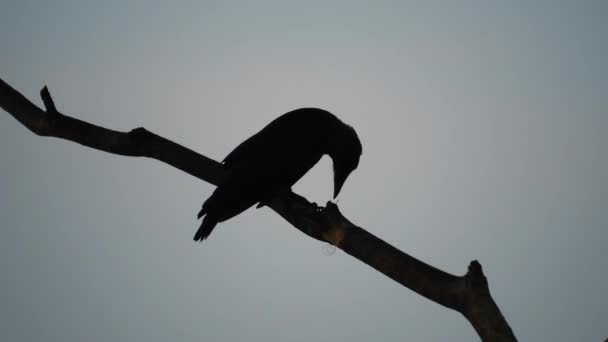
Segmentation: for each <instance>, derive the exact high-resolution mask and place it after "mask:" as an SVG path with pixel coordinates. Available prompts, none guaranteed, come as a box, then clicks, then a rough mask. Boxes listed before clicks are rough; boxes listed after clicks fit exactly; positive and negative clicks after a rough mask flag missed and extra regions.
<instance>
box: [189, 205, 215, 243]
mask: <svg viewBox="0 0 608 342" xmlns="http://www.w3.org/2000/svg"><path fill="white" fill-rule="evenodd" d="M201 212H203V211H202V210H201ZM202 215H204V213H203V214H200V213H199V216H198V217H199V218H200V217H201V216H202ZM216 225H217V219H215V218H214V217H213V216H212V215H209V214H207V215H205V218H203V222H202V223H201V226H200V227H199V228H198V230H197V231H196V234H194V241H200V242H203V240H205V239H206V238H207V237H208V236H209V234H211V232H212V231H213V228H215V226H216Z"/></svg>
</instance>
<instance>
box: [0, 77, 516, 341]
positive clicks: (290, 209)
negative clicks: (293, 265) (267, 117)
mask: <svg viewBox="0 0 608 342" xmlns="http://www.w3.org/2000/svg"><path fill="white" fill-rule="evenodd" d="M41 97H42V100H43V102H44V105H45V107H46V112H45V111H43V110H42V109H40V108H38V107H37V106H36V105H34V104H33V103H31V102H30V101H29V100H28V99H26V98H25V97H24V96H23V95H21V94H20V93H19V92H17V91H16V90H15V89H13V88H12V87H11V86H9V85H8V84H7V83H5V82H4V81H3V80H1V79H0V107H1V108H2V109H4V110H5V111H6V112H8V113H9V114H11V115H12V116H13V117H15V119H17V120H18V121H19V122H21V123H22V124H23V125H24V126H25V127H26V128H28V129H29V130H30V131H32V132H34V133H35V134H37V135H41V136H50V137H57V138H62V139H66V140H70V141H74V142H77V143H79V144H82V145H85V146H88V147H91V148H94V149H98V150H101V151H105V152H109V153H114V154H119V155H124V156H131V157H148V158H153V159H157V160H159V161H161V162H164V163H166V164H169V165H171V166H173V167H176V168H178V169H180V170H182V171H184V172H186V173H188V174H190V175H192V176H194V177H197V178H199V179H202V180H204V181H206V182H209V183H211V184H214V185H218V184H220V183H221V182H222V180H223V179H224V178H225V177H226V173H227V171H226V170H225V169H224V168H223V167H222V165H221V164H220V163H218V162H216V161H214V160H212V159H210V158H207V157H205V156H203V155H201V154H198V153H196V152H194V151H192V150H190V149H188V148H186V147H183V146H181V145H179V144H176V143H174V142H172V141H170V140H168V139H165V138H163V137H161V136H159V135H156V134H154V133H152V132H149V131H147V130H146V129H144V128H136V129H134V130H132V131H130V132H118V131H113V130H109V129H106V128H103V127H100V126H96V125H92V124H90V123H87V122H84V121H81V120H78V119H74V118H72V117H69V116H66V115H63V114H61V113H60V112H58V111H57V109H56V107H55V104H54V101H53V99H52V97H51V94H50V93H49V91H48V89H47V87H44V88H43V89H42V91H41ZM268 206H269V207H270V208H271V209H273V210H274V211H275V212H277V213H278V214H279V215H281V216H282V217H283V218H285V220H287V221H288V222H289V223H291V224H292V225H293V226H294V227H296V228H297V229H299V230H300V231H302V232H303V233H305V234H307V235H309V236H310V237H313V238H315V239H317V240H320V241H325V242H328V243H331V244H333V245H335V246H337V247H339V248H341V249H342V250H344V251H345V252H346V253H348V254H350V255H352V256H353V257H355V258H357V259H359V260H361V261H363V262H364V263H366V264H368V265H369V266H371V267H373V268H374V269H376V270H378V271H379V272H382V273H383V274H385V275H386V276H388V277H389V278H391V279H393V280H395V281H396V282H398V283H400V284H402V285H403V286H405V287H407V288H409V289H411V290H412V291H415V292H416V293H418V294H420V295H422V296H424V297H426V298H428V299H430V300H432V301H434V302H436V303H438V304H441V305H443V306H445V307H448V308H450V309H453V310H456V311H458V312H460V313H461V314H462V315H464V316H465V317H466V318H467V319H468V320H469V322H470V323H471V324H472V325H473V327H474V328H475V330H476V331H477V333H478V334H479V336H480V337H481V339H482V340H483V341H516V339H515V336H514V334H513V331H512V330H511V328H510V327H509V325H508V323H507V321H506V320H505V319H504V317H503V316H502V314H501V312H500V310H499V308H498V306H497V305H496V303H495V302H494V300H493V299H492V297H491V296H490V291H489V288H488V282H487V280H486V277H485V276H484V274H483V272H482V268H481V265H480V264H479V263H478V262H477V261H473V262H471V264H470V265H469V268H468V272H467V273H466V274H465V275H464V276H460V277H459V276H454V275H451V274H448V273H446V272H443V271H441V270H439V269H437V268H435V267H433V266H430V265H428V264H426V263H424V262H422V261H419V260H417V259H416V258H414V257H412V256H410V255H408V254H406V253H403V252H402V251H400V250H398V249H397V248H395V247H393V246H391V245H389V244H388V243H386V242H385V241H383V240H381V239H380V238H378V237H376V236H375V235H373V234H371V233H369V232H367V231H366V230H364V229H363V228H360V227H357V226H355V225H354V224H352V223H351V222H350V221H349V220H347V219H346V218H345V217H344V216H343V215H342V213H340V211H339V209H338V207H337V206H336V205H335V204H333V203H331V202H329V203H327V206H326V207H318V206H316V205H315V204H311V203H310V202H308V201H307V200H306V199H305V198H303V197H302V196H299V195H297V194H295V193H288V194H285V195H283V196H280V197H278V198H276V199H274V200H273V201H272V202H271V203H269V204H268Z"/></svg>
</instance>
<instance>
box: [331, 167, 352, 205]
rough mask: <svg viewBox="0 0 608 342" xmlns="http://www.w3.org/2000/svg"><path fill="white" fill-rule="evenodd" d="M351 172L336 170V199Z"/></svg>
mask: <svg viewBox="0 0 608 342" xmlns="http://www.w3.org/2000/svg"><path fill="white" fill-rule="evenodd" d="M349 174H350V172H348V171H347V172H344V171H342V170H334V199H335V198H336V197H338V194H339V193H340V190H342V186H343V185H344V182H346V178H348V175H349Z"/></svg>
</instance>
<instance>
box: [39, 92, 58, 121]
mask: <svg viewBox="0 0 608 342" xmlns="http://www.w3.org/2000/svg"><path fill="white" fill-rule="evenodd" d="M40 97H41V98H42V102H43V103H44V107H45V108H46V112H47V113H48V114H57V108H56V107H55V102H54V101H53V98H52V97H51V93H50V92H49V88H47V86H44V88H42V90H40Z"/></svg>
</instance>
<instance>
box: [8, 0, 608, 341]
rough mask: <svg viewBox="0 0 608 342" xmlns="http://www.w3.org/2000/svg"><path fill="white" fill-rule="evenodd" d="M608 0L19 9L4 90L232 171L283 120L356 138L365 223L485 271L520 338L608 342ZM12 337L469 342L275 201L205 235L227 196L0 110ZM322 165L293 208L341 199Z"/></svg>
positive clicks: (11, 16) (443, 259) (431, 307)
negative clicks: (318, 120) (297, 114)
mask: <svg viewBox="0 0 608 342" xmlns="http://www.w3.org/2000/svg"><path fill="white" fill-rule="evenodd" d="M607 16H608V5H606V2H605V1H571V2H561V1H536V2H527V1H525V2H524V1H521V2H517V1H508V2H507V1H504V2H488V1H464V2H458V5H456V2H451V1H445V2H432V1H431V2H429V1H420V2H405V1H400V2H380V1H374V2H371V1H370V2H359V1H357V2H355V1H348V2H330V1H323V2H321V1H319V2H314V1H308V2H301V3H299V4H297V3H287V2H262V3H256V4H253V3H252V2H232V1H225V2H202V1H191V2H178V1H175V2H171V4H170V5H169V2H160V1H158V2H150V1H147V2H143V1H103V2H100V1H97V2H93V1H90V2H89V1H73V2H69V1H53V2H49V1H24V0H18V1H11V0H9V1H8V2H7V1H4V2H3V4H2V5H1V10H0V41H1V42H2V52H1V53H0V77H2V78H3V79H4V80H5V81H7V82H8V83H9V84H11V85H13V86H14V87H16V88H17V89H18V90H20V91H22V92H23V93H24V94H25V95H26V96H28V97H29V98H30V99H34V100H35V101H36V103H40V100H39V97H38V92H39V90H40V88H41V87H42V86H43V85H44V84H48V85H49V87H50V90H51V93H52V94H53V96H54V98H55V102H56V104H57V106H58V108H59V109H60V110H61V111H63V112H64V113H66V114H68V115H73V116H75V117H77V118H80V119H83V120H86V121H89V122H92V123H95V124H99V125H102V126H105V127H108V128H113V129H119V130H129V129H131V128H134V127H138V126H145V127H146V128H148V129H150V130H151V131H153V132H156V133H158V134H161V135H163V136H165V137H167V138H169V139H172V140H174V141H176V142H178V143H181V144H184V145H185V146H187V147H189V148H192V149H194V150H196V151H198V152H200V153H203V154H205V155H207V156H209V157H212V158H215V159H218V160H219V159H221V158H223V157H224V156H225V155H226V154H227V153H228V152H229V151H230V150H231V149H232V148H233V147H235V146H236V145H237V144H238V143H239V142H241V141H242V140H244V139H245V138H247V137H248V136H250V135H251V134H253V133H254V132H256V131H258V130H259V129H260V128H262V127H263V126H264V125H265V124H266V123H268V122H269V121H270V120H272V119H274V118H275V117H277V116H278V115H280V114H282V113H284V112H286V111H289V110H291V109H295V108H298V107H305V106H316V107H321V108H324V109H327V110H330V111H332V112H334V113H335V114H337V115H338V116H339V117H340V118H342V119H343V120H344V121H345V122H348V123H349V124H351V125H352V126H354V127H355V129H356V130H357V131H358V133H359V135H360V137H361V139H362V142H363V156H362V159H361V163H360V166H359V169H357V171H356V172H355V173H353V175H352V176H351V177H350V178H349V180H348V181H347V183H346V185H345V187H344V189H343V191H342V193H341V195H340V198H339V205H340V207H341V209H342V211H343V212H344V214H345V215H346V216H347V217H348V218H349V219H351V220H352V221H353V222H355V223H356V224H358V225H360V226H362V227H364V228H366V229H368V230H369V231H370V232H372V233H374V234H376V235H378V236H380V237H382V238H383V239H385V240H386V241H388V242H390V243H391V244H393V245H395V246H397V247H398V248H400V249H402V250H403V251H405V252H407V253H409V254H411V255H413V256H415V257H417V258H419V259H421V260H423V261H425V262H428V263H431V264H432V265H434V266H436V267H439V268H441V269H443V270H445V271H448V272H450V273H453V274H463V273H464V272H465V271H466V267H467V265H468V263H469V261H470V260H472V259H479V260H480V262H481V263H482V265H483V266H484V270H485V272H486V275H487V276H488V278H489V280H490V286H491V291H492V294H493V296H494V299H495V300H496V301H497V303H498V304H499V306H500V308H501V309H502V312H503V313H504V314H505V316H506V317H507V319H508V321H509V322H510V324H511V326H512V328H513V329H514V331H515V333H516V335H517V336H518V337H519V338H520V339H521V340H522V341H600V340H602V339H604V338H606V337H608V328H607V326H608V313H607V311H608V296H606V293H605V290H606V288H607V286H608V285H607V284H608V275H607V273H606V263H605V260H606V254H605V251H606V244H607V242H608V229H607V228H608V227H607V225H608V179H607V176H606V175H607V174H608V155H607V154H606V152H605V151H606V150H607V149H608V135H607V133H606V127H608V100H607V98H608V96H607V95H608V94H607V89H608V87H607V84H606V80H607V79H608V67H607V66H606V61H607V60H608V42H607V40H606V32H608V22H607V21H606V17H607ZM0 156H2V163H0V234H1V235H2V238H1V239H0V274H2V277H1V279H2V280H1V281H0V302H1V303H2V305H0V334H1V335H2V336H0V339H2V340H3V341H4V340H6V341H35V340H46V341H200V340H207V341H258V340H262V339H265V340H269V341H370V340H383V341H384V340H386V341H390V340H411V341H447V340H450V341H470V340H475V339H476V334H475V332H474V331H473V329H472V327H471V326H470V324H469V323H468V322H467V321H466V320H465V319H464V318H462V317H461V316H460V315H459V314H457V313H455V312H452V311H449V310H447V309H445V308H443V307H441V306H439V305H437V304H434V303H432V302H429V301H428V300H426V299H424V298H422V297H420V296H418V295H416V294H414V293H413V292H411V291H409V290H407V289H405V288H403V287H401V286H399V285H398V284H396V283H394V282H393V281H391V280H389V279H388V278H386V277H384V276H383V275H381V274H380V273H378V272H376V271H374V270H373V269H371V268H369V267H367V266H366V265H364V264H362V263H361V262H359V261H358V260H355V259H353V258H351V257H350V256H348V255H345V254H344V253H342V252H340V251H338V252H336V253H335V254H334V255H332V256H326V255H324V254H323V245H322V244H321V243H319V242H318V241H316V240H312V239H310V238H308V237H306V236H304V235H303V234H302V233H300V232H299V231H297V230H296V229H294V228H293V227H291V226H290V225H289V224H287V223H286V222H284V221H283V220H282V219H281V218H280V217H278V216H277V215H275V214H274V213H273V212H271V211H270V210H268V209H260V210H249V211H247V212H245V213H244V214H242V215H240V216H238V217H236V218H234V219H232V220H230V221H227V222H225V223H223V224H221V225H220V226H219V228H218V229H216V230H215V231H214V233H213V235H212V236H211V238H210V239H209V240H207V241H206V242H205V243H203V244H197V243H194V242H192V241H191V239H192V236H193V234H194V232H195V230H196V228H197V227H198V223H197V222H196V221H195V214H196V213H197V212H198V209H199V208H200V205H201V203H202V201H203V200H204V199H205V198H206V197H207V196H209V194H210V193H211V191H212V190H213V187H212V186H210V185H208V184H206V183H204V182H201V181H199V180H197V179H195V178H193V177H191V176H188V175H186V174H184V173H182V172H180V171H178V170H176V169H173V168H171V167H169V166H167V165H164V164H162V163H159V162H157V161H153V160H147V159H136V158H125V157H119V156H114V155H110V154H105V153H103V152H99V151H94V150H91V149H87V148H83V147H81V146H79V145H77V144H74V143H71V142H66V141H61V140H58V139H48V138H39V137H36V136H34V135H33V134H31V133H30V132H28V131H26V129H25V128H24V127H22V126H21V125H20V124H18V123H17V122H16V121H15V120H14V119H13V118H12V117H10V116H9V115H8V114H6V113H0ZM331 182H332V176H331V162H330V161H329V159H327V158H324V159H323V160H322V161H321V162H320V163H319V165H318V166H317V167H315V168H314V169H313V170H312V171H311V172H310V173H309V174H308V175H306V176H305V178H303V179H302V180H301V181H300V182H299V183H298V184H297V185H296V186H295V190H296V191H297V192H298V193H300V194H302V195H305V196H306V197H308V198H309V199H310V200H313V201H317V202H319V203H324V202H325V201H327V200H328V199H329V198H330V196H331V192H332V185H331Z"/></svg>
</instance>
